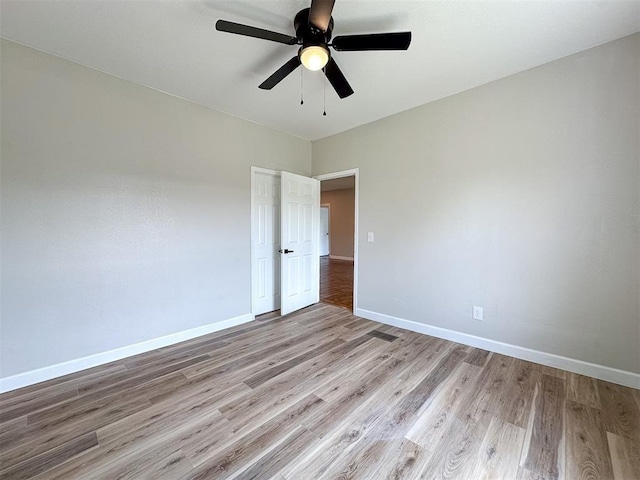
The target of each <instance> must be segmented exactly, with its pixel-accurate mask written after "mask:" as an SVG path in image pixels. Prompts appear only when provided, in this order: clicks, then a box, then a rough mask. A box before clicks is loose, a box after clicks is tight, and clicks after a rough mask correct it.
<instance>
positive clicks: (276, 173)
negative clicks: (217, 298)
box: [249, 166, 282, 318]
mask: <svg viewBox="0 0 640 480" xmlns="http://www.w3.org/2000/svg"><path fill="white" fill-rule="evenodd" d="M256 173H262V174H265V175H273V176H274V177H278V178H280V176H281V175H280V172H279V171H277V170H271V169H269V168H262V167H253V166H252V167H251V221H250V222H251V238H250V242H249V244H250V245H249V246H250V248H249V252H250V253H249V255H250V257H249V263H250V265H251V275H250V278H251V288H250V289H249V290H250V291H249V295H250V297H251V316H252V317H253V318H255V311H256V306H255V303H256V302H255V281H256V279H255V268H256V265H255V262H254V253H255V252H254V250H255V248H254V246H253V245H254V241H255V239H256V231H257V228H256V225H255V221H254V218H255V217H254V215H255V208H256V206H255V200H256V199H255V196H256V195H255V176H256ZM278 227H279V226H278ZM278 260H279V259H278ZM280 295H282V292H280Z"/></svg>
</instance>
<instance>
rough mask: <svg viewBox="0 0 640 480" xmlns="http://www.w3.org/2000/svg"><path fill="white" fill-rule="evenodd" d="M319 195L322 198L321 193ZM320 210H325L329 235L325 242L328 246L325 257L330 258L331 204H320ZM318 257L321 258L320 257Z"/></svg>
mask: <svg viewBox="0 0 640 480" xmlns="http://www.w3.org/2000/svg"><path fill="white" fill-rule="evenodd" d="M320 195H321V196H322V192H320ZM320 208H326V209H327V232H328V233H329V239H328V240H327V243H328V244H329V253H328V254H327V255H328V256H331V204H330V203H321V204H320ZM319 256H320V257H322V255H319Z"/></svg>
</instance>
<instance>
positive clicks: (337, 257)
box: [329, 255, 353, 262]
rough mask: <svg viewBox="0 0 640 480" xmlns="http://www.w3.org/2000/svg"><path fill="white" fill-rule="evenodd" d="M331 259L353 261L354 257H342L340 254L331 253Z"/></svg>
mask: <svg viewBox="0 0 640 480" xmlns="http://www.w3.org/2000/svg"><path fill="white" fill-rule="evenodd" d="M329 258H330V259H331V260H349V261H351V262H353V257H341V256H340V255H329Z"/></svg>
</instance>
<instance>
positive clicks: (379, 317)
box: [354, 308, 640, 389]
mask: <svg viewBox="0 0 640 480" xmlns="http://www.w3.org/2000/svg"><path fill="white" fill-rule="evenodd" d="M354 314H355V315H357V316H359V317H362V318H367V319H369V320H374V321H376V322H380V323H384V324H386V325H392V326H394V327H400V328H404V329H406V330H411V331H413V332H418V333H424V334H426V335H431V336H432V337H438V338H443V339H445V340H451V341H452V342H457V343H462V344H464V345H470V346H472V347H477V348H482V349H484V350H489V351H491V352H496V353H500V354H502V355H508V356H510V357H515V358H519V359H521V360H527V361H530V362H534V363H539V364H542V365H546V366H549V367H555V368H559V369H561V370H568V371H569V372H573V373H579V374H581V375H587V376H590V377H595V378H598V379H600V380H605V381H607V382H612V383H617V384H619V385H625V386H627V387H632V388H637V389H640V374H637V373H633V372H627V371H625V370H618V369H617V368H611V367H606V366H604V365H597V364H595V363H589V362H584V361H582V360H576V359H574V358H568V357H563V356H561V355H555V354H553V353H545V352H541V351H539V350H532V349H530V348H526V347H519V346H517V345H511V344H508V343H503V342H498V341H496V340H489V339H488V338H482V337H477V336H475V335H469V334H467V333H461V332H456V331H454V330H448V329H446V328H441V327H435V326H433V325H426V324H424V323H418V322H414V321H413V320H405V319H403V318H398V317H393V316H391V315H385V314H384V313H378V312H372V311H370V310H365V309H362V308H357V309H356V311H355V312H354Z"/></svg>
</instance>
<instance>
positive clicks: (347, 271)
mask: <svg viewBox="0 0 640 480" xmlns="http://www.w3.org/2000/svg"><path fill="white" fill-rule="evenodd" d="M320 301H321V302H324V303H330V304H332V305H337V306H339V307H343V308H347V309H349V310H350V311H353V262H352V261H348V260H333V259H330V258H329V256H324V257H320Z"/></svg>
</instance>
